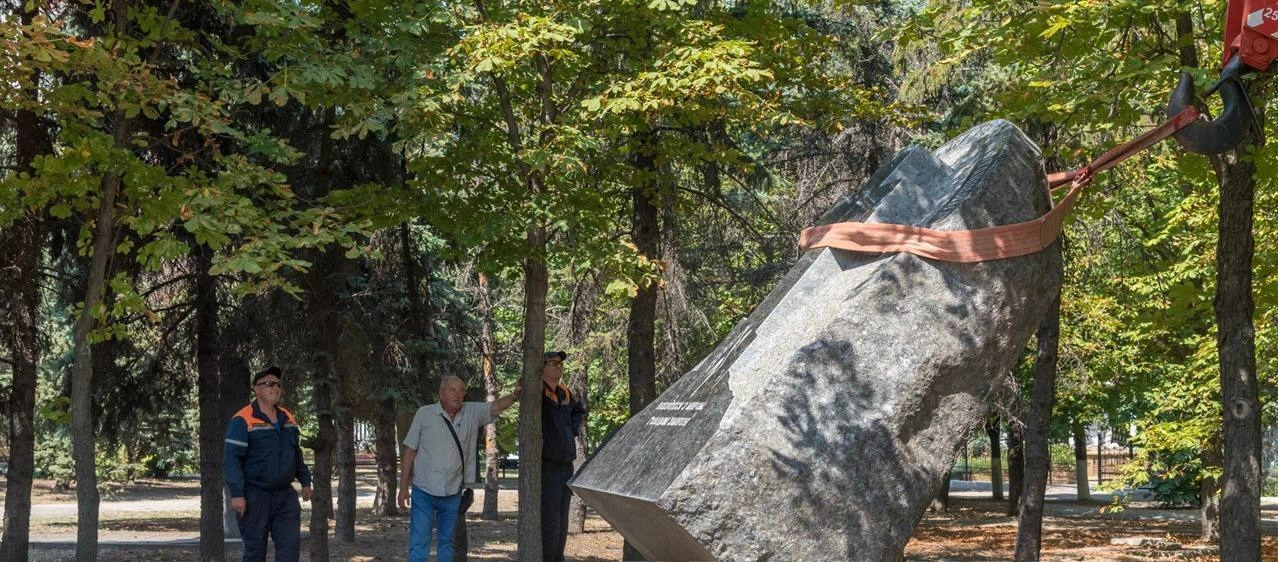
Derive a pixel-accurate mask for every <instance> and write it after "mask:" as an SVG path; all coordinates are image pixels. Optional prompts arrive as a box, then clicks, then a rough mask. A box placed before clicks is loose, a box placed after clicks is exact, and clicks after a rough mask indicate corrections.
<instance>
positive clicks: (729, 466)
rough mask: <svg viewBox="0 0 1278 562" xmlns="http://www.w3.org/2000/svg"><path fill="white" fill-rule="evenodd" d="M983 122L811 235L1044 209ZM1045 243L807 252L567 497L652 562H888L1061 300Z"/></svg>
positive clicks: (1018, 139)
mask: <svg viewBox="0 0 1278 562" xmlns="http://www.w3.org/2000/svg"><path fill="white" fill-rule="evenodd" d="M1045 182H1046V180H1045V177H1044V174H1043V166H1042V163H1041V158H1040V154H1039V151H1038V148H1037V147H1036V146H1034V144H1033V143H1032V142H1030V141H1029V139H1027V138H1026V137H1025V136H1024V134H1022V133H1021V132H1020V131H1019V130H1018V129H1016V127H1014V126H1013V125H1011V124H1010V123H1007V122H1005V121H994V122H990V123H985V124H983V125H980V126H978V127H975V128H973V129H972V130H970V131H968V132H967V133H965V134H964V135H962V136H960V137H959V138H957V139H954V140H953V141H951V142H950V143H948V144H946V145H945V146H943V147H941V148H940V149H938V150H936V151H935V152H934V153H929V152H928V151H926V150H924V149H922V148H918V147H914V148H910V149H907V150H904V151H902V152H900V153H898V154H897V155H896V156H894V157H893V159H892V161H891V162H889V163H888V164H886V165H885V166H883V168H882V169H880V171H879V172H878V173H877V174H876V175H875V177H874V178H872V179H871V180H870V181H869V182H868V183H867V184H866V186H865V188H864V189H862V190H860V191H858V192H857V193H854V194H850V195H848V196H846V197H844V198H843V199H842V200H840V202H839V203H838V204H836V205H835V206H834V208H832V209H831V210H830V211H829V212H828V213H827V214H826V215H825V217H823V219H822V222H823V223H830V222H838V221H847V220H853V221H869V222H875V221H877V222H889V223H901V224H911V225H917V226H927V227H930V228H935V229H939V230H961V229H973V228H982V227H988V226H995V225H1002V224H1009V223H1014V222H1021V221H1026V220H1031V219H1033V218H1035V217H1037V216H1039V215H1042V214H1043V213H1044V212H1046V211H1047V209H1048V207H1049V205H1050V203H1049V200H1048V197H1047V189H1046V184H1045ZM1060 278H1061V258H1060V253H1059V248H1058V246H1056V245H1053V246H1052V247H1050V248H1049V249H1047V250H1045V251H1042V252H1039V253H1036V254H1031V255H1028V256H1024V257H1020V258H1012V259H1004V260H997V261H990V262H983V263H973V264H956V263H946V262H938V261H933V260H928V259H922V258H918V257H915V256H912V255H909V254H885V255H864V254H852V253H849V252H844V251H841V250H830V249H827V248H817V249H813V250H810V251H808V252H806V253H805V254H804V255H803V256H802V257H801V258H800V259H799V261H798V263H797V264H795V266H794V268H793V269H792V270H791V271H790V273H789V274H788V275H787V276H786V277H785V278H784V279H782V280H781V282H780V283H779V284H778V286H777V287H776V289H775V290H773V291H772V293H771V294H769V295H768V297H767V298H766V299H765V300H764V301H763V303H762V304H760V305H759V307H758V308H757V309H756V310H755V311H754V312H753V313H752V314H751V315H750V316H749V317H748V318H746V319H745V320H744V321H742V322H741V323H740V324H739V325H737V326H736V327H735V328H734V329H733V330H732V332H731V333H730V334H729V335H728V336H727V337H726V338H725V339H724V340H723V341H722V342H721V343H720V344H719V346H718V347H717V348H716V349H715V350H714V351H713V352H712V353H711V354H710V355H709V356H708V357H706V358H705V359H704V360H703V361H701V363H700V364H698V365H697V366H696V367H695V368H693V369H692V370H691V371H689V372H688V373H687V374H685V375H684V376H683V377H681V378H680V379H679V381H678V382H676V383H675V384H674V385H672V386H671V387H670V389H669V390H667V391H666V392H665V393H664V394H662V395H661V396H660V397H659V398H658V399H657V400H656V401H655V402H653V403H652V404H651V405H649V406H648V407H647V408H646V409H644V411H643V412H641V413H639V414H638V415H637V416H635V417H634V418H632V419H631V420H630V421H629V422H627V423H626V424H625V425H624V426H623V427H622V428H621V429H620V430H618V432H617V433H616V434H615V435H614V436H613V437H612V438H611V439H610V440H609V441H608V442H607V443H605V444H604V446H603V447H602V448H601V449H600V450H599V452H598V453H597V454H596V455H595V456H594V457H593V458H591V459H590V461H589V462H588V463H587V464H586V466H585V467H584V468H583V469H582V470H581V472H580V473H579V474H578V475H577V476H576V478H574V479H573V481H572V483H571V486H572V487H573V489H574V490H575V491H576V492H577V493H578V494H579V495H580V496H581V497H582V498H583V499H584V500H585V501H586V502H587V503H588V504H589V505H590V506H592V507H593V508H595V509H596V510H597V511H598V512H599V513H600V515H602V516H603V517H604V518H605V519H607V520H608V521H609V522H610V523H611V524H612V525H613V526H614V527H615V528H616V529H617V530H618V531H620V532H621V534H622V535H624V536H625V537H626V539H628V540H629V541H630V542H631V543H632V544H633V545H634V546H635V547H636V548H638V550H639V551H640V552H641V553H643V554H644V556H646V557H647V558H648V559H649V560H710V559H718V560H767V559H774V560H837V559H843V560H892V559H899V558H901V556H902V553H903V550H904V548H905V543H906V542H907V541H908V540H909V537H910V534H911V533H912V531H913V529H914V526H915V524H916V523H917V522H918V520H919V518H920V517H922V515H923V513H924V510H925V509H926V507H927V505H928V502H929V500H930V499H931V498H932V497H934V496H935V495H936V493H937V492H938V490H939V486H940V483H941V478H942V475H944V474H945V473H946V471H947V470H948V469H949V467H950V464H951V463H952V461H953V459H954V456H955V454H956V453H957V451H958V449H959V448H960V447H961V445H962V442H963V440H964V439H965V438H966V437H967V436H968V434H969V433H970V432H971V431H972V430H973V428H974V427H975V425H976V424H977V423H978V422H979V421H980V418H981V417H982V415H983V414H984V413H985V412H986V410H987V397H988V395H989V393H990V390H991V387H992V385H993V383H994V381H995V380H996V378H998V376H999V375H1000V374H1001V373H1005V372H1006V371H1008V370H1009V369H1011V368H1012V367H1013V365H1014V363H1015V361H1016V360H1017V358H1018V356H1019V355H1020V354H1021V352H1022V351H1023V349H1024V347H1025V344H1026V341H1027V340H1028V338H1029V336H1030V335H1031V334H1032V333H1033V331H1034V329H1035V327H1036V326H1037V324H1038V320H1039V319H1040V318H1041V317H1042V315H1043V314H1044V313H1045V311H1046V308H1047V306H1048V305H1049V303H1050V301H1051V298H1052V295H1053V294H1054V293H1055V292H1056V291H1057V290H1058V289H1059V286H1060Z"/></svg>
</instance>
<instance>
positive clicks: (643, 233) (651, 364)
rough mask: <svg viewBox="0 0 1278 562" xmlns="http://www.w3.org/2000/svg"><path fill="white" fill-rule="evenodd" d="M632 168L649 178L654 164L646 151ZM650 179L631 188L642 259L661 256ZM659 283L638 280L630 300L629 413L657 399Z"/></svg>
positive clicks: (632, 232)
mask: <svg viewBox="0 0 1278 562" xmlns="http://www.w3.org/2000/svg"><path fill="white" fill-rule="evenodd" d="M635 160H636V162H635V167H636V168H638V169H639V170H640V171H641V172H642V173H645V174H647V175H648V176H649V177H652V176H654V175H655V174H656V169H655V164H654V162H653V159H652V156H651V155H649V154H646V153H645V154H640V155H638V156H636V157H635ZM652 184H653V182H651V181H649V182H645V183H644V185H642V186H638V187H635V188H634V189H633V190H632V191H631V199H632V200H633V201H634V215H633V216H632V217H631V221H630V236H631V239H632V240H633V241H634V243H635V246H636V247H637V248H638V249H639V255H640V256H641V257H642V258H643V259H645V260H657V259H660V257H661V254H660V248H659V247H658V245H659V242H660V238H659V231H658V226H659V225H658V224H657V206H656V205H654V204H653V202H652V198H653V197H654V196H655V195H656V193H655V192H654V191H655V189H654V186H653V185H652ZM657 289H658V284H657V283H656V282H655V281H652V282H640V283H639V287H638V289H637V291H636V292H635V297H634V299H633V300H632V301H631V302H630V320H629V323H628V325H627V327H626V357H627V359H628V361H627V365H628V367H629V369H628V375H629V384H630V415H631V416H634V415H635V414H638V413H639V412H640V411H641V410H643V409H644V407H646V406H647V405H648V404H649V403H651V402H652V401H653V400H655V399H656V398H657V362H656V318H657Z"/></svg>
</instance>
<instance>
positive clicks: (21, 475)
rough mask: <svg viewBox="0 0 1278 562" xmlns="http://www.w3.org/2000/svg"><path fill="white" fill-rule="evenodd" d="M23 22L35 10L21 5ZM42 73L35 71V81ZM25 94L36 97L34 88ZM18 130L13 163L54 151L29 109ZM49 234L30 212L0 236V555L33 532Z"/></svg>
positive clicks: (17, 555) (13, 553)
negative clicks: (1, 458)
mask: <svg viewBox="0 0 1278 562" xmlns="http://www.w3.org/2000/svg"><path fill="white" fill-rule="evenodd" d="M18 11H19V12H20V15H19V19H20V21H21V22H22V24H23V25H29V24H30V23H31V21H32V20H33V18H34V16H35V12H34V11H28V10H25V9H22V10H18ZM39 81H40V74H39V73H35V74H34V75H33V76H32V83H38V82H39ZM24 95H25V96H26V97H28V98H29V99H35V92H34V91H33V90H27V91H26V92H25V93H24ZM15 124H16V125H17V130H19V131H22V134H19V135H18V136H17V138H16V144H17V146H16V147H15V148H16V153H15V155H14V158H15V160H14V164H15V165H16V167H17V169H18V170H20V171H25V172H31V171H32V170H31V164H32V162H34V161H35V157H36V156H39V155H41V154H49V153H51V152H53V147H52V146H51V144H50V142H49V136H48V134H47V131H45V130H44V129H43V128H42V127H41V126H40V122H39V118H38V117H37V116H36V114H35V113H34V112H32V111H30V110H19V111H18V112H17V114H16V116H15ZM43 248H44V236H43V232H42V226H41V221H40V217H38V216H37V215H34V214H31V213H27V214H25V215H24V216H22V217H21V218H19V219H18V220H17V221H16V222H15V223H14V224H12V225H11V226H9V227H8V228H7V229H5V230H4V231H3V235H2V236H0V288H3V290H4V293H5V294H7V295H10V298H11V299H12V300H11V302H10V304H9V305H8V306H7V307H5V308H4V315H5V319H4V321H3V322H2V323H0V325H6V326H8V330H7V333H5V334H3V336H0V337H3V338H4V343H5V346H6V347H8V348H9V352H10V353H11V359H12V360H13V388H12V391H11V392H10V393H9V415H10V416H11V417H10V420H9V462H8V468H7V471H6V473H5V482H6V484H5V496H4V536H3V538H0V560H27V558H28V555H29V550H30V537H31V482H32V478H33V476H34V474H33V473H34V468H35V392H36V385H37V383H38V380H39V379H38V375H39V365H40V286H41V275H40V263H41V252H42V250H43Z"/></svg>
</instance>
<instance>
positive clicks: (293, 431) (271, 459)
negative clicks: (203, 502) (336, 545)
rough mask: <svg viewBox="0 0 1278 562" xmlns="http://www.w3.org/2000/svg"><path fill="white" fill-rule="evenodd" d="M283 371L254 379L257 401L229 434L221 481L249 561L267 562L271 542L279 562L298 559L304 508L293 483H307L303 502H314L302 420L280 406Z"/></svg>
mask: <svg viewBox="0 0 1278 562" xmlns="http://www.w3.org/2000/svg"><path fill="white" fill-rule="evenodd" d="M280 374H281V373H280V368H279V367H268V368H267V369H266V370H264V371H262V372H260V373H257V374H256V375H254V376H253V394H254V396H256V397H257V399H256V400H254V401H252V402H250V403H249V405H247V406H245V407H244V408H242V409H240V411H239V412H237V413H236V414H235V417H233V418H231V423H230V424H229V425H228V426H227V428H226V447H225V452H224V453H223V455H222V476H223V477H224V478H225V479H226V487H227V488H228V489H229V490H230V493H231V509H232V510H234V511H235V513H236V514H238V517H236V521H237V522H238V523H239V525H240V536H241V537H242V538H243V540H244V560H245V561H246V562H248V561H262V560H266V536H267V534H268V533H269V534H270V536H271V540H273V541H275V560H277V561H279V562H285V561H296V560H298V558H299V552H298V551H299V543H300V542H301V534H300V531H299V527H300V525H301V516H302V505H301V504H300V503H298V501H297V491H296V490H294V489H293V480H297V481H298V482H301V483H302V499H304V500H306V501H310V499H311V493H312V490H311V471H310V469H308V468H307V467H306V463H305V462H304V461H303V460H302V447H301V433H300V432H299V431H298V428H297V418H294V417H293V413H292V412H290V411H288V410H285V409H284V408H283V407H281V406H280V405H279V403H280V394H281V393H282V389H281V386H280Z"/></svg>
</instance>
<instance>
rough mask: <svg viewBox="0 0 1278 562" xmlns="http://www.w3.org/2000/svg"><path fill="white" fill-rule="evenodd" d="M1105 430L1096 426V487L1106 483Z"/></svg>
mask: <svg viewBox="0 0 1278 562" xmlns="http://www.w3.org/2000/svg"><path fill="white" fill-rule="evenodd" d="M1104 443H1105V430H1104V429H1101V428H1100V425H1099V424H1098V425H1097V427H1096V487H1098V488H1099V487H1100V485H1101V484H1104V483H1105V448H1104V446H1103V444H1104Z"/></svg>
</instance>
